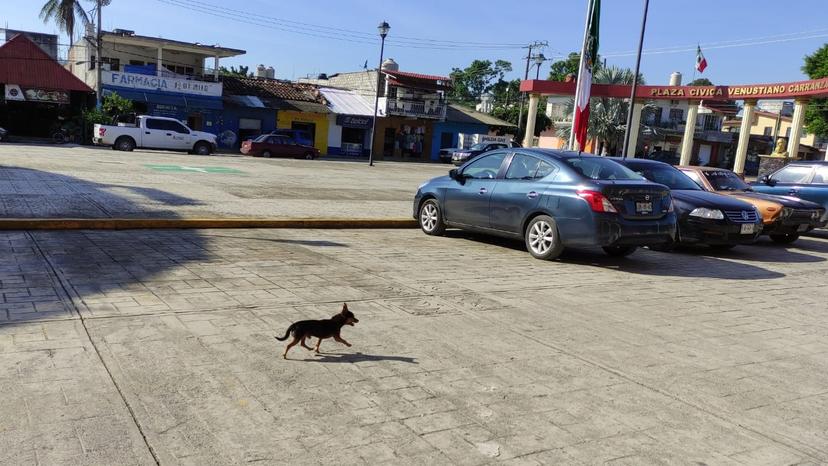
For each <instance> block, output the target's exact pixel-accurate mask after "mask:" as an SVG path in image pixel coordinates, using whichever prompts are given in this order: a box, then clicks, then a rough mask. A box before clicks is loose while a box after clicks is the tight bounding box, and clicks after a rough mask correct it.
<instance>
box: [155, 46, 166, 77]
mask: <svg viewBox="0 0 828 466" xmlns="http://www.w3.org/2000/svg"><path fill="white" fill-rule="evenodd" d="M162 50H163V49H162V48H161V47H158V61H157V62H156V64H155V74H156V76H161V59H162V57H163V56H164V52H162Z"/></svg>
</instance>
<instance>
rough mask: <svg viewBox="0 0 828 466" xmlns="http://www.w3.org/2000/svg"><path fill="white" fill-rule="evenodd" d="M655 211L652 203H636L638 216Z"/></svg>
mask: <svg viewBox="0 0 828 466" xmlns="http://www.w3.org/2000/svg"><path fill="white" fill-rule="evenodd" d="M652 211H653V203H652V202H636V203H635V212H636V213H638V214H649V213H651V212H652Z"/></svg>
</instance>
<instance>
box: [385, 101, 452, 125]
mask: <svg viewBox="0 0 828 466" xmlns="http://www.w3.org/2000/svg"><path fill="white" fill-rule="evenodd" d="M379 105H380V107H381V108H385V114H386V115H398V116H407V117H417V118H433V119H435V120H443V119H445V118H446V102H445V101H444V100H438V101H434V102H428V103H426V102H423V101H417V100H411V99H394V98H390V99H389V98H386V97H382V98H380V102H379Z"/></svg>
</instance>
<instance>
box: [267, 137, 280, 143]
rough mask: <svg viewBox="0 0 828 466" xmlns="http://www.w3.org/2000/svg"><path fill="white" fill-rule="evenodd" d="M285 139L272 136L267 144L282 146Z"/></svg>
mask: <svg viewBox="0 0 828 466" xmlns="http://www.w3.org/2000/svg"><path fill="white" fill-rule="evenodd" d="M283 139H284V138H280V137H278V136H270V137H269V138H267V143H268V144H281V143H282V140H283Z"/></svg>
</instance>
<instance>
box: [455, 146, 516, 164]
mask: <svg viewBox="0 0 828 466" xmlns="http://www.w3.org/2000/svg"><path fill="white" fill-rule="evenodd" d="M507 147H520V144H518V143H516V142H508V143H506V142H478V143H477V144H475V145H473V146H471V147H469V148H468V149H458V150H456V151H454V152H453V153H452V154H451V163H453V164H455V165H462V164H464V163H466V162H467V161H468V160H471V159H472V158H473V157H475V156H477V155H480V154H482V153H484V152H489V151H490V150H496V149H505V148H507Z"/></svg>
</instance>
